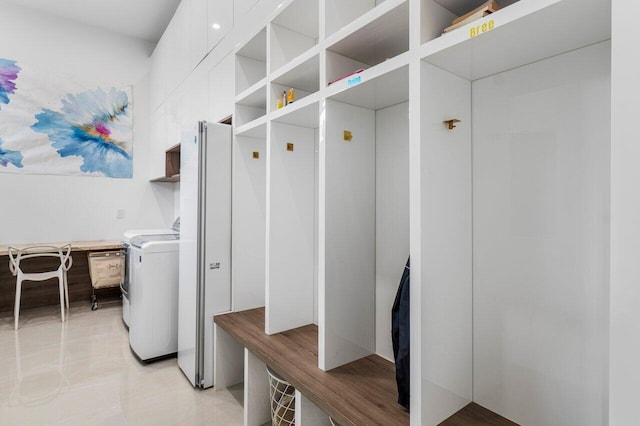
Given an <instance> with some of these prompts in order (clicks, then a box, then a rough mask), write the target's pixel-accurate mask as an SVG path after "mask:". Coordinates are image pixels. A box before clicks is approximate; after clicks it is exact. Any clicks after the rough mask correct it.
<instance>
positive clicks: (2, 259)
mask: <svg viewBox="0 0 640 426" xmlns="http://www.w3.org/2000/svg"><path fill="white" fill-rule="evenodd" d="M69 243H70V244H71V250H72V252H73V253H72V256H71V257H72V258H73V265H72V266H71V269H70V270H69V272H68V273H67V280H68V284H69V302H71V303H73V302H80V301H82V302H85V301H86V302H87V303H91V277H90V276H89V262H88V259H87V254H88V252H90V251H100V250H114V249H119V248H121V247H122V242H121V241H120V240H95V241H66V242H55V243H28V244H9V245H0V312H7V311H13V305H14V302H15V294H16V277H14V276H13V275H12V274H11V271H9V246H12V247H15V248H24V247H29V246H62V245H65V244H69ZM34 261H35V259H34ZM38 262H43V263H41V264H38V266H40V265H42V266H45V267H46V266H47V263H46V262H55V260H54V259H46V258H43V259H38ZM29 266H30V265H25V269H26V270H29ZM51 266H52V267H54V268H55V265H53V264H52V265H51ZM31 267H34V266H33V265H31ZM107 293H108V294H107ZM119 294H120V289H118V288H113V289H109V290H106V289H105V294H104V297H107V298H116V297H119ZM102 298H103V296H102V295H101V299H102ZM59 303H60V295H59V293H58V286H57V284H56V283H53V282H52V281H51V280H48V281H40V282H30V281H28V282H26V283H25V284H24V286H23V287H22V296H21V300H20V306H21V309H23V308H35V307H39V306H49V305H57V304H59Z"/></svg>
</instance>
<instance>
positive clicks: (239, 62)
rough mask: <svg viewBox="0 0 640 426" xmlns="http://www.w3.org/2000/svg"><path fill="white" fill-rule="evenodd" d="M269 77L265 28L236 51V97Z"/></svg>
mask: <svg viewBox="0 0 640 426" xmlns="http://www.w3.org/2000/svg"><path fill="white" fill-rule="evenodd" d="M266 76H267V29H266V28H263V29H262V30H261V31H260V32H258V34H256V35H255V36H254V37H253V38H252V39H251V40H249V41H248V42H247V43H245V44H244V45H243V46H241V47H240V48H239V49H238V50H237V51H236V95H239V94H241V93H242V92H244V91H246V90H247V89H248V88H250V87H252V86H254V85H255V84H256V83H258V82H259V81H260V80H262V79H264V78H265V77H266Z"/></svg>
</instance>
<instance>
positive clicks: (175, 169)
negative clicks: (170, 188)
mask: <svg viewBox="0 0 640 426" xmlns="http://www.w3.org/2000/svg"><path fill="white" fill-rule="evenodd" d="M149 182H180V144H177V145H174V146H172V147H171V148H169V149H167V151H166V152H165V175H164V176H162V177H159V178H156V179H151V180H150V181H149Z"/></svg>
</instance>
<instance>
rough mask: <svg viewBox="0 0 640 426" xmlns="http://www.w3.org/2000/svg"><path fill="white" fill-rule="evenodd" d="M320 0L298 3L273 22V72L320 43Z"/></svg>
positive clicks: (303, 0)
mask: <svg viewBox="0 0 640 426" xmlns="http://www.w3.org/2000/svg"><path fill="white" fill-rule="evenodd" d="M319 11H320V6H319V4H318V0H294V1H293V2H291V3H290V4H289V5H288V6H287V7H286V8H284V10H283V11H282V12H280V13H279V14H278V15H277V16H276V17H275V18H274V19H273V21H272V22H271V27H270V28H271V29H270V31H271V38H270V56H271V71H276V70H278V69H279V68H280V67H282V66H284V65H285V64H287V63H289V62H290V61H291V60H293V59H295V58H297V57H298V56H300V55H301V54H303V53H304V52H306V51H307V50H309V49H311V48H312V47H314V46H316V45H317V44H318V35H319V27H320V23H319V13H320V12H319Z"/></svg>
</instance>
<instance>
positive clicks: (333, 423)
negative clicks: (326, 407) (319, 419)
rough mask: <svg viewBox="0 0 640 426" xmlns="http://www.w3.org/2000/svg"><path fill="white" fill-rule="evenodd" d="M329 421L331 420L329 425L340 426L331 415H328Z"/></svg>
mask: <svg viewBox="0 0 640 426" xmlns="http://www.w3.org/2000/svg"><path fill="white" fill-rule="evenodd" d="M329 422H331V426H340V425H339V424H338V423H336V422H334V421H333V419H332V418H331V417H329Z"/></svg>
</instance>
